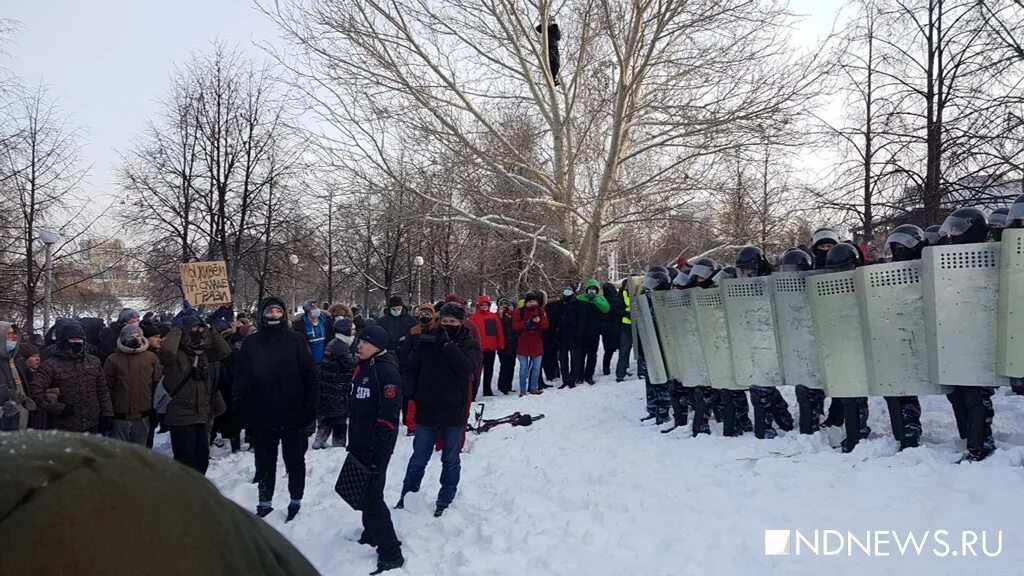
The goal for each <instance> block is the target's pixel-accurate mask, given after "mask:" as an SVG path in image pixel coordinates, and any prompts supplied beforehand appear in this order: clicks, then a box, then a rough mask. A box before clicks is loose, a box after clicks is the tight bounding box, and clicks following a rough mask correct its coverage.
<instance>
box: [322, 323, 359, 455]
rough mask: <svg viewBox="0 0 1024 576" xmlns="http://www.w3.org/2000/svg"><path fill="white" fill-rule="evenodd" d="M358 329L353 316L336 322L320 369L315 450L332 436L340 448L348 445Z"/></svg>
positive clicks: (336, 445) (324, 444)
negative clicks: (354, 343)
mask: <svg viewBox="0 0 1024 576" xmlns="http://www.w3.org/2000/svg"><path fill="white" fill-rule="evenodd" d="M335 306H337V304H336V305H335ZM354 329H355V327H354V326H353V324H352V319H351V318H348V317H346V316H343V315H339V316H338V317H337V320H335V321H334V338H333V339H332V340H331V343H330V344H328V345H327V351H326V352H325V356H324V363H323V364H321V365H320V371H319V384H320V400H319V403H318V404H317V429H316V439H315V440H314V441H313V449H314V450H320V449H323V448H326V447H327V440H328V438H330V439H331V445H332V446H334V447H336V448H338V447H344V446H345V442H346V441H345V436H346V434H347V432H348V404H349V396H351V395H352V374H353V373H355V370H356V366H357V365H358V364H359V360H358V359H357V358H356V356H355V352H354V350H353V347H352V344H353V341H354V334H355V333H354Z"/></svg>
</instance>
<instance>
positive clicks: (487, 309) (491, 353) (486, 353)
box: [472, 296, 505, 396]
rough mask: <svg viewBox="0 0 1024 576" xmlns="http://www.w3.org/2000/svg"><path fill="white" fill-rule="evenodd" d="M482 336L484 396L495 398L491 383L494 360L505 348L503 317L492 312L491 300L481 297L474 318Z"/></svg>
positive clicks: (474, 322) (477, 302) (478, 331)
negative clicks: (499, 351)
mask: <svg viewBox="0 0 1024 576" xmlns="http://www.w3.org/2000/svg"><path fill="white" fill-rule="evenodd" d="M472 320H473V324H476V328H477V333H478V334H479V336H480V351H481V352H482V353H483V365H484V374H483V376H484V377H483V381H484V396H494V390H493V389H492V388H491V381H492V380H493V379H494V359H495V357H496V356H497V353H498V350H501V349H503V348H505V331H504V329H503V328H502V322H501V316H498V315H497V314H495V313H494V312H491V299H490V297H488V296H481V297H480V298H479V299H478V300H477V301H476V313H475V314H473V316H472Z"/></svg>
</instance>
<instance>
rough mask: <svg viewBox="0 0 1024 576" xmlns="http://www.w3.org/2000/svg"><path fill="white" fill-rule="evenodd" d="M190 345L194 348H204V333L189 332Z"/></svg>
mask: <svg viewBox="0 0 1024 576" xmlns="http://www.w3.org/2000/svg"><path fill="white" fill-rule="evenodd" d="M188 344H189V346H191V347H192V348H202V347H203V333H202V332H189V335H188Z"/></svg>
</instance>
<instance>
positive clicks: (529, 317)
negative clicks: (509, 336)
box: [512, 292, 551, 398]
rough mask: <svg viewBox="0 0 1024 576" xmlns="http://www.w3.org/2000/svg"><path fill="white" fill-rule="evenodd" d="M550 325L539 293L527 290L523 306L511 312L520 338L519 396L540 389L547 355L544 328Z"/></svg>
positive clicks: (538, 391) (518, 356) (535, 392)
mask: <svg viewBox="0 0 1024 576" xmlns="http://www.w3.org/2000/svg"><path fill="white" fill-rule="evenodd" d="M550 326H551V323H550V321H549V320H548V316H547V314H546V313H545V312H544V308H543V307H542V306H541V305H540V302H539V301H538V297H537V293H536V292H527V293H526V296H524V297H523V307H522V308H520V309H518V310H516V311H515V312H514V313H513V314H512V328H513V330H514V331H515V334H516V336H517V338H518V341H517V350H516V355H517V358H518V359H519V396H520V398H521V397H523V396H526V394H527V393H530V394H540V393H541V391H540V389H539V387H538V381H539V379H540V371H541V362H542V358H543V355H544V332H546V331H547V330H548V328H550Z"/></svg>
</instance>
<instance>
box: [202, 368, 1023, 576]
mask: <svg viewBox="0 0 1024 576" xmlns="http://www.w3.org/2000/svg"><path fill="white" fill-rule="evenodd" d="M784 395H785V396H786V398H787V400H788V401H789V402H790V405H791V410H792V412H793V413H794V416H795V415H796V405H795V401H794V399H793V395H792V389H788V388H787V389H784ZM483 400H486V401H487V409H486V414H485V417H490V418H496V417H499V416H504V415H507V414H509V413H512V412H514V411H517V410H518V411H522V412H530V413H534V414H536V413H544V414H545V415H546V418H545V419H544V420H542V421H540V422H538V423H537V424H535V425H534V426H532V427H529V428H512V427H509V426H503V427H499V428H496V429H494V430H492V431H490V432H487V433H485V434H483V435H480V436H475V435H473V434H470V436H469V439H468V441H467V444H466V448H465V450H464V454H463V458H462V479H461V482H460V484H459V493H458V495H457V496H456V499H455V502H454V504H453V505H452V507H451V508H450V509H449V510H448V511H447V512H446V513H445V515H444V517H443V518H434V517H433V516H432V512H433V508H434V505H433V502H434V499H435V498H436V494H437V488H438V477H439V475H440V471H441V463H440V458H439V455H437V454H435V456H434V458H433V460H432V461H431V463H430V466H429V467H428V469H427V474H426V477H425V478H424V481H423V489H422V490H421V492H420V493H418V494H411V495H409V496H408V497H407V498H406V508H405V510H393V511H392V518H393V519H394V522H395V527H396V530H397V532H398V536H399V539H400V540H402V543H403V553H404V554H405V557H406V559H407V564H406V567H405V568H404V569H403V570H398V571H395V572H393V573H394V574H396V576H397V575H398V574H417V575H431V576H438V575H446V576H447V575H455V574H466V575H470V574H472V575H482V574H487V575H488V576H491V575H501V574H509V575H512V574H515V575H524V574H530V575H533V574H538V575H540V574H565V575H606V574H607V575H619V574H621V575H670V574H701V575H719V574H720V575H730V576H731V575H744V574H798V575H799V574H807V575H814V576H821V574H829V575H837V574H839V575H842V574H898V575H900V576H907V575H908V574H963V573H965V572H967V571H970V572H979V573H985V574H1007V575H1010V574H1013V575H1016V574H1019V573H1020V570H1021V568H1020V566H1021V565H1022V564H1021V563H1022V562H1024V498H1022V495H1024V468H1022V467H1021V465H1022V463H1024V397H1020V396H1011V395H1007V390H1006V389H1001V390H1000V391H999V392H998V393H997V395H996V397H995V402H996V418H995V426H994V428H995V436H996V443H997V445H998V447H999V450H998V451H997V453H996V454H995V455H994V456H993V457H991V458H990V459H989V460H987V461H985V462H982V463H978V464H960V465H958V464H956V463H955V462H956V461H957V460H958V459H959V458H960V455H961V449H962V444H958V442H959V439H958V438H956V431H955V427H954V425H953V418H952V413H951V411H950V409H949V406H948V403H947V402H946V399H945V398H944V397H941V396H940V397H929V398H922V404H923V408H924V416H923V427H924V437H923V441H924V446H923V447H922V448H919V449H913V450H908V451H906V452H903V453H898V452H897V450H896V448H897V444H896V442H895V441H894V440H892V439H891V437H890V427H889V423H888V414H887V412H886V411H885V407H884V403H883V402H882V401H881V399H873V400H872V401H871V419H870V425H871V428H872V430H873V433H872V437H871V438H870V439H869V440H867V441H864V442H861V444H860V445H859V446H858V448H857V449H856V451H855V452H854V453H853V454H848V455H844V454H841V453H839V452H838V451H837V450H834V449H833V448H832V446H837V445H838V444H839V441H840V440H841V439H842V432H841V431H840V430H838V429H829V430H825V431H824V432H822V433H819V434H816V435H814V436H801V435H799V434H797V433H795V432H790V433H787V434H782V435H780V437H779V438H777V439H775V440H768V441H759V440H757V439H755V438H754V437H753V435H752V434H749V433H748V434H746V435H745V436H744V437H742V438H723V437H722V436H721V426H720V425H715V424H714V423H712V430H713V434H712V435H711V436H703V437H700V438H691V437H690V433H689V429H688V428H687V429H682V428H680V429H677V430H676V431H674V432H673V433H671V434H659V433H658V430H659V428H661V427H656V426H654V425H653V424H652V423H649V422H648V423H640V422H639V417H640V416H643V415H644V413H645V410H644V390H643V384H642V382H640V381H635V380H634V381H629V382H623V383H620V384H616V383H615V382H614V380H613V379H611V378H599V379H598V382H597V384H596V385H595V386H587V385H583V386H582V387H579V386H578V387H577V388H576V389H574V390H554V389H551V390H547V391H545V393H544V394H543V395H541V396H535V397H531V396H528V397H526V398H522V399H520V398H518V397H516V396H512V395H510V396H501V395H499V396H497V397H494V398H485V399H483ZM402 432H403V435H402V436H400V437H399V441H398V446H397V448H396V450H395V455H394V457H393V458H392V460H391V466H390V468H389V470H388V488H387V491H386V499H387V501H388V503H389V504H391V505H393V504H394V502H396V501H397V500H398V496H399V492H400V488H401V481H402V477H403V475H404V472H405V466H406V463H407V462H408V459H409V455H410V453H411V449H412V442H411V438H406V437H405V436H404V429H402ZM344 458H345V451H344V450H343V449H327V450H316V451H314V450H310V451H309V452H308V453H307V457H306V460H307V472H306V475H307V479H306V494H305V498H304V499H303V506H302V512H301V514H300V515H299V517H298V519H297V520H296V521H294V522H292V523H290V524H287V525H286V524H284V516H285V513H284V509H285V507H286V506H287V502H288V495H287V482H286V480H285V476H284V466H283V463H281V462H280V461H279V463H278V475H279V477H280V479H279V481H278V484H277V494H276V496H275V499H274V508H275V511H274V513H272V514H271V515H270V516H269V517H268V518H267V521H268V522H269V523H270V524H271V525H273V526H274V527H275V528H277V529H278V530H279V531H280V532H281V533H282V534H284V535H285V536H286V537H287V538H288V539H289V540H291V542H292V543H294V544H295V545H296V546H297V547H298V548H299V549H300V550H301V551H302V552H303V553H304V554H305V555H306V556H307V557H308V558H309V559H310V560H311V561H312V562H313V564H314V565H316V566H317V568H319V569H320V570H321V572H322V573H323V574H325V575H349V574H365V573H368V572H369V571H370V570H371V569H373V568H374V566H375V561H376V555H375V553H374V551H373V550H372V549H370V548H368V547H365V546H360V545H359V544H357V543H355V542H354V540H355V539H357V538H358V536H359V534H360V531H361V524H360V518H359V514H358V513H356V512H353V511H352V510H351V509H349V508H348V507H347V506H346V505H345V504H344V503H343V502H342V501H341V499H340V498H339V497H338V496H337V495H336V494H335V493H334V491H333V487H334V481H335V479H336V477H337V474H338V471H339V470H340V468H341V464H342V461H343V460H344ZM253 472H254V468H253V457H252V454H251V453H244V452H243V453H240V454H236V455H230V454H227V453H226V451H225V450H217V451H215V460H214V462H213V463H212V465H211V467H210V471H209V478H210V479H211V480H212V481H213V482H214V483H215V484H216V485H217V486H218V487H219V488H220V490H221V491H222V492H223V493H224V494H225V495H226V496H227V497H229V498H231V499H232V500H234V501H235V502H237V503H239V504H240V505H242V506H244V507H246V508H253V507H254V506H255V504H256V486H254V485H252V484H250V480H251V478H252V476H253ZM766 529H791V530H800V531H801V532H802V533H803V534H805V535H813V531H814V530H838V531H841V532H842V533H844V534H845V533H846V531H851V532H853V533H854V534H859V535H860V536H859V537H860V538H861V540H863V539H864V533H865V531H867V530H871V531H875V530H885V531H889V530H892V531H895V532H896V533H897V534H898V535H899V537H900V538H904V535H905V534H906V533H908V532H910V531H913V532H914V533H915V534H918V535H919V537H921V536H923V535H924V532H925V531H932V533H934V531H936V530H947V531H949V532H950V533H951V535H950V536H948V537H946V538H945V540H947V541H948V542H949V543H950V544H951V549H950V550H951V551H959V550H960V538H961V531H963V530H974V531H982V530H985V531H987V536H988V550H989V551H990V552H992V551H995V549H996V544H997V541H996V537H997V534H998V531H1000V530H1001V531H1002V550H1001V553H1000V555H999V556H998V557H995V558H989V557H985V556H984V555H983V553H982V550H981V546H980V542H979V543H978V544H977V545H975V547H974V549H975V550H976V552H977V554H978V557H964V556H963V555H958V557H952V553H950V554H949V555H948V556H946V557H938V556H936V555H935V551H936V550H938V551H939V552H943V549H942V547H941V546H938V545H934V544H933V543H930V544H928V545H927V546H926V547H925V548H924V552H923V553H922V555H921V556H917V555H916V553H914V552H908V555H907V556H905V557H900V555H899V552H898V549H897V547H896V546H895V545H894V544H893V543H891V542H889V543H882V546H881V548H880V551H882V552H886V551H888V552H890V553H891V554H892V555H891V556H889V557H868V556H866V555H865V554H864V553H863V552H862V551H861V550H860V549H859V548H857V547H854V548H853V555H852V556H849V555H848V554H847V552H846V550H845V549H844V550H843V552H841V553H840V554H838V555H834V556H829V557H813V556H810V555H808V554H810V553H809V552H808V551H806V550H805V551H803V552H801V555H800V556H799V557H794V556H789V557H776V556H771V557H769V556H765V554H764V552H765V550H764V530H766Z"/></svg>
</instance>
